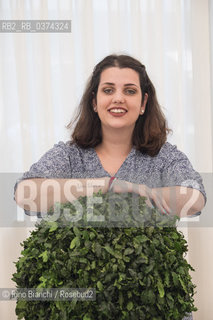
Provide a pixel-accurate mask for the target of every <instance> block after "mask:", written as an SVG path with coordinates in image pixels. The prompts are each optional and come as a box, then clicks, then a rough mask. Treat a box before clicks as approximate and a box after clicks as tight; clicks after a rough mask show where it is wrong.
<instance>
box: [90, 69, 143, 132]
mask: <svg viewBox="0 0 213 320" xmlns="http://www.w3.org/2000/svg"><path fill="white" fill-rule="evenodd" d="M147 98H148V95H147V94H145V96H144V102H143V104H142V92H141V88H140V81H139V74H138V73H137V72H136V71H135V70H133V69H130V68H122V69H121V68H118V67H110V68H108V69H105V70H104V71H103V72H102V73H101V77H100V82H99V86H98V91H97V96H96V100H95V99H94V100H93V107H94V111H95V112H97V113H98V116H99V118H100V120H101V124H102V129H105V128H111V129H112V128H129V129H131V130H133V129H134V126H135V122H136V120H137V119H138V117H139V116H140V115H143V113H144V112H145V108H146V102H147Z"/></svg>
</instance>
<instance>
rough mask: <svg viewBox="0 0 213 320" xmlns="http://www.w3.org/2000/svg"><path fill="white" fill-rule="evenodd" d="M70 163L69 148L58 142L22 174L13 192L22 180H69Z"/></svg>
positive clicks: (70, 174)
mask: <svg viewBox="0 0 213 320" xmlns="http://www.w3.org/2000/svg"><path fill="white" fill-rule="evenodd" d="M71 176H72V172H71V161H70V148H69V147H68V144H67V143H64V142H59V143H58V144H55V145H54V146H53V148H51V149H50V150H49V151H47V152H46V153H45V154H44V155H43V156H42V157H41V158H40V159H39V160H38V161H37V162H36V163H34V164H33V165H32V166H31V167H30V169H29V171H26V172H24V174H23V175H22V177H20V178H19V179H18V180H17V181H16V184H15V187H14V192H15V191H16V188H17V185H18V183H19V182H20V181H22V180H24V179H31V178H64V179H65V178H71Z"/></svg>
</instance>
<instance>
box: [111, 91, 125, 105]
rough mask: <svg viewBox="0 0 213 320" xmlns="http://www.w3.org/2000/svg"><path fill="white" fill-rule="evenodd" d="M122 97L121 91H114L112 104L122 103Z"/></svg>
mask: <svg viewBox="0 0 213 320" xmlns="http://www.w3.org/2000/svg"><path fill="white" fill-rule="evenodd" d="M124 100H125V98H124V95H123V93H122V92H121V91H119V90H116V91H115V93H114V95H113V98H112V102H113V103H124Z"/></svg>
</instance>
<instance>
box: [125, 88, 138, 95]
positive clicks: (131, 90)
mask: <svg viewBox="0 0 213 320" xmlns="http://www.w3.org/2000/svg"><path fill="white" fill-rule="evenodd" d="M136 92H137V91H136V90H134V89H126V93H127V94H129V95H133V94H135V93H136Z"/></svg>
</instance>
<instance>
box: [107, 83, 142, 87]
mask: <svg viewBox="0 0 213 320" xmlns="http://www.w3.org/2000/svg"><path fill="white" fill-rule="evenodd" d="M105 84H107V85H109V86H114V85H115V84H114V83H113V82H104V83H102V84H101V85H102V86H103V85H105ZM128 86H135V87H137V88H138V86H137V85H136V84H134V83H125V84H124V87H128Z"/></svg>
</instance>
